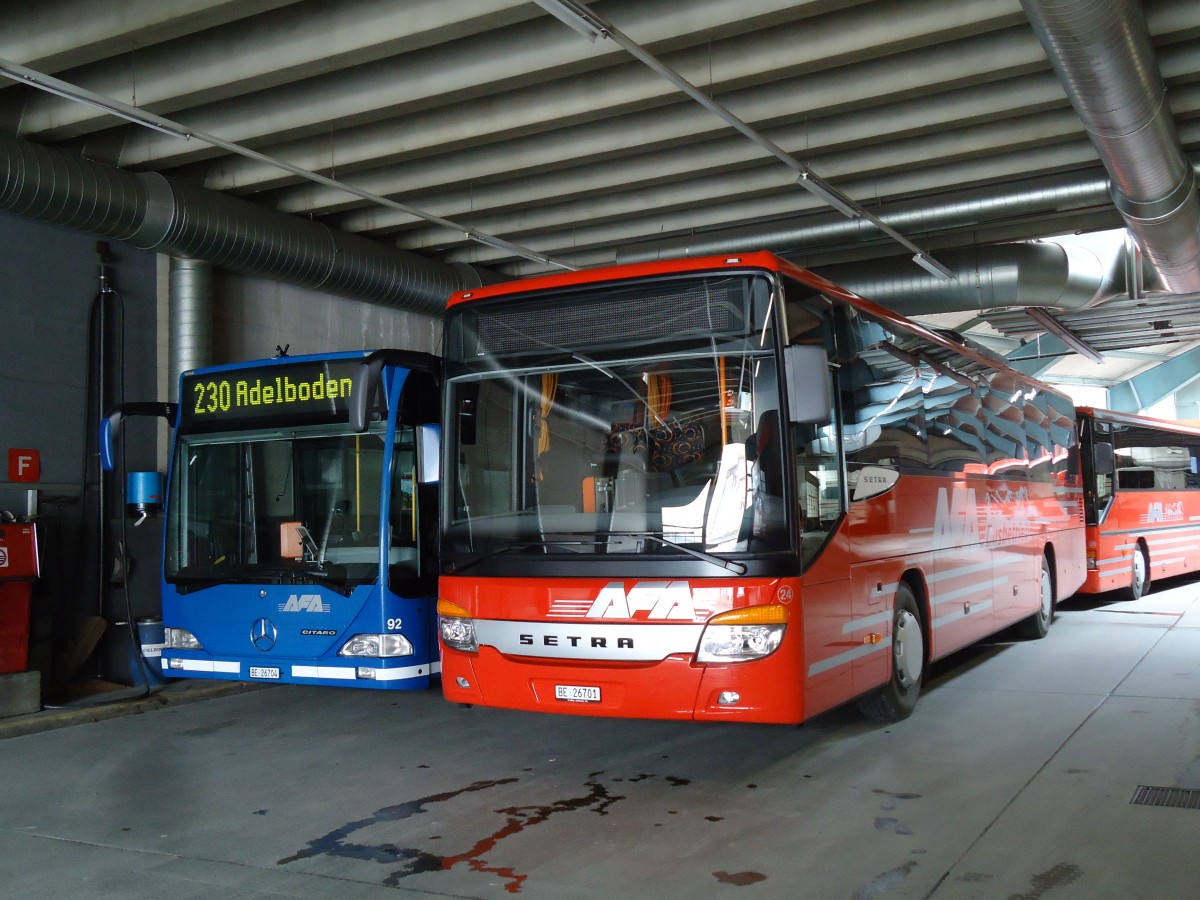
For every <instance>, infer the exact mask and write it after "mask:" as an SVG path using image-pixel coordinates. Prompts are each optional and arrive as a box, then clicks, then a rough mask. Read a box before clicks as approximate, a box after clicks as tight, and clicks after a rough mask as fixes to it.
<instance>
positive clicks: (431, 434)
mask: <svg viewBox="0 0 1200 900" xmlns="http://www.w3.org/2000/svg"><path fill="white" fill-rule="evenodd" d="M441 462H442V427H441V426H440V425H418V426H417V481H419V482H420V483H421V484H436V483H437V482H438V480H439V479H440V478H441V475H442V471H441V469H442V466H441Z"/></svg>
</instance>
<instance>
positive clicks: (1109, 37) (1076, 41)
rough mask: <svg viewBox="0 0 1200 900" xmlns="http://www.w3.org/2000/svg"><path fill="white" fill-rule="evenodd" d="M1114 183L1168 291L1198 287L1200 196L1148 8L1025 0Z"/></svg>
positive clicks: (1124, 2)
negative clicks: (1179, 133) (1177, 127)
mask: <svg viewBox="0 0 1200 900" xmlns="http://www.w3.org/2000/svg"><path fill="white" fill-rule="evenodd" d="M1021 5H1022V6H1023V7H1024V9H1025V13H1026V15H1027V16H1028V17H1029V21H1030V22H1031V23H1032V25H1033V30H1034V32H1035V33H1036V34H1037V37H1038V40H1039V41H1041V43H1042V46H1043V48H1045V51H1046V56H1047V57H1048V58H1049V60H1050V63H1051V65H1053V66H1054V70H1055V71H1056V72H1057V73H1058V77H1059V80H1060V81H1061V82H1062V85H1063V88H1064V89H1065V90H1066V92H1067V96H1068V97H1069V98H1070V100H1071V103H1072V105H1073V106H1074V107H1075V111H1076V113H1077V114H1078V115H1079V118H1080V119H1081V120H1082V121H1083V124H1084V127H1085V128H1086V129H1087V133H1088V136H1089V137H1090V138H1091V140H1092V144H1093V145H1094V146H1095V148H1096V151H1097V153H1099V155H1100V159H1101V161H1102V162H1103V163H1104V167H1105V168H1106V169H1107V170H1108V172H1109V175H1110V176H1111V178H1112V198H1113V202H1114V203H1115V204H1116V207H1117V209H1118V210H1119V211H1120V213H1121V215H1122V217H1123V218H1124V219H1125V222H1126V224H1127V225H1128V227H1129V230H1130V232H1132V233H1133V235H1134V237H1135V238H1136V239H1137V241H1138V243H1139V244H1140V245H1141V248H1142V251H1143V252H1144V253H1145V255H1146V257H1147V258H1148V260H1149V262H1150V265H1151V266H1152V267H1153V268H1154V270H1155V272H1157V273H1158V276H1159V279H1160V280H1161V282H1162V284H1163V286H1164V287H1165V288H1166V289H1167V290H1169V291H1171V292H1173V293H1178V294H1184V293H1192V292H1196V291H1200V199H1198V198H1197V196H1196V175H1195V172H1194V170H1193V168H1192V166H1191V165H1190V164H1189V163H1188V161H1187V159H1186V158H1185V157H1184V155H1183V151H1182V149H1181V148H1180V145H1179V138H1178V136H1177V135H1176V133H1175V123H1174V120H1173V119H1172V118H1171V110H1170V107H1169V105H1168V104H1167V99H1166V88H1165V87H1164V85H1163V80H1162V76H1161V75H1160V74H1159V71H1158V64H1157V60H1156V58H1155V54H1154V48H1153V46H1152V45H1151V43H1150V33H1149V29H1148V28H1147V27H1146V20H1145V16H1144V14H1143V12H1142V7H1141V4H1140V3H1138V2H1136V0H1021Z"/></svg>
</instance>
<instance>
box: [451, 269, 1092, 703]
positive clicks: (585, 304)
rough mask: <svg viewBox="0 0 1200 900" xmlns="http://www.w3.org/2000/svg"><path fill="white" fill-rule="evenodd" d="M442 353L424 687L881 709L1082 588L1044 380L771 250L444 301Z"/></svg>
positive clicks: (494, 699)
mask: <svg viewBox="0 0 1200 900" xmlns="http://www.w3.org/2000/svg"><path fill="white" fill-rule="evenodd" d="M445 349H446V354H445V365H446V392H445V397H446V400H445V402H446V415H445V417H444V421H443V440H444V444H443V446H444V449H445V453H444V463H445V464H444V470H445V471H444V479H445V480H444V488H445V490H444V493H443V500H442V527H441V530H442V546H441V566H442V568H441V577H440V579H439V603H438V612H439V627H440V635H441V640H442V656H443V663H442V666H443V668H442V684H443V692H444V693H445V695H446V697H447V698H448V699H450V700H453V701H457V702H461V703H468V704H476V705H485V706H499V707H507V708H513V709H525V710H541V711H549V712H560V713H575V714H581V715H599V716H630V717H642V718H670V719H697V720H725V721H745V722H779V723H789V722H790V723H795V722H800V721H802V720H804V719H806V718H808V717H810V716H812V715H814V714H816V713H819V712H821V711H823V710H827V709H829V708H831V707H833V706H836V705H838V704H841V703H843V702H845V701H847V700H850V699H853V698H859V702H860V705H861V706H862V708H863V710H864V711H865V712H866V713H867V714H869V715H870V716H872V717H875V718H878V719H881V720H895V719H899V718H903V717H905V716H907V715H908V714H909V713H911V712H912V710H913V707H914V706H915V704H916V702H917V697H918V695H919V692H920V689H921V682H922V678H923V676H924V674H925V672H926V671H927V667H928V665H929V663H930V661H931V660H934V659H937V658H939V657H942V656H945V655H946V654H948V653H951V652H952V651H955V650H958V649H960V648H962V647H964V646H966V645H968V644H971V643H973V642H975V641H978V640H980V639H982V638H984V637H986V636H988V635H991V634H993V633H995V632H997V631H1000V630H1001V629H1004V628H1006V627H1008V626H1016V627H1017V629H1018V630H1019V631H1021V632H1023V633H1024V635H1026V636H1029V637H1034V638H1037V637H1041V636H1042V635H1044V634H1045V633H1046V630H1047V629H1048V628H1049V626H1050V624H1051V621H1052V619H1053V615H1054V605H1055V602H1056V600H1057V598H1059V597H1066V596H1070V595H1071V594H1072V593H1074V592H1075V590H1076V588H1077V587H1078V586H1079V585H1080V583H1082V581H1083V577H1084V549H1083V548H1084V540H1083V504H1082V491H1081V483H1080V478H1079V472H1078V459H1079V456H1078V452H1077V441H1076V423H1075V413H1074V408H1073V407H1072V405H1071V403H1070V401H1069V400H1068V399H1067V398H1065V397H1063V396H1061V395H1059V394H1057V393H1055V392H1053V391H1052V390H1049V389H1048V388H1046V387H1045V386H1043V385H1041V384H1039V383H1037V382H1034V381H1031V380H1029V379H1027V378H1025V377H1024V376H1022V375H1021V374H1019V373H1017V372H1016V371H1014V370H1012V369H1010V368H1008V367H1007V366H1006V365H1005V364H1004V362H1003V360H1001V359H999V358H998V357H995V356H994V355H992V354H990V353H988V352H987V351H984V350H982V349H979V348H976V347H973V346H969V345H967V344H965V343H964V342H963V341H962V340H961V339H959V338H958V337H957V336H954V335H951V334H948V333H940V332H934V331H931V330H929V329H927V328H925V327H922V326H921V325H918V324H916V323H914V322H910V321H908V320H906V319H904V318H902V317H900V316H897V315H895V314H893V313H891V312H889V311H887V310H886V309H884V308H882V307H880V306H878V305H876V304H873V303H870V302H868V301H865V300H863V299H861V298H859V297H857V296H855V295H853V294H851V293H849V292H847V291H845V290H843V289H841V288H839V287H837V286H836V285H833V284H831V283H829V282H827V281H825V280H823V279H821V278H819V277H817V276H815V275H813V274H812V273H810V272H807V271H805V270H802V269H800V268H798V267H796V266H793V265H791V264H790V263H788V262H786V261H784V260H781V259H779V258H777V257H775V256H773V255H771V254H768V253H750V254H745V255H741V256H732V257H712V258H702V259H686V260H678V261H672V262H656V263H646V264H637V265H627V266H618V267H613V268H608V269H601V270H594V271H588V272H573V273H567V274H557V275H550V276H545V277H539V278H534V279H529V280H526V281H521V282H515V283H509V284H502V285H493V286H487V287H482V288H477V289H474V290H471V291H466V292H460V293H458V294H455V295H454V296H453V297H452V298H451V300H450V304H449V308H448V311H447V319H446V326H445Z"/></svg>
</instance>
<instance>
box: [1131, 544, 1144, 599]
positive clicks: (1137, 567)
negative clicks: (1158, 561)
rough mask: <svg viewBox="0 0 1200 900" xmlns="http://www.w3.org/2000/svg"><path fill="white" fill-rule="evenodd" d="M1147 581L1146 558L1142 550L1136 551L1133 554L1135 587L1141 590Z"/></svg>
mask: <svg viewBox="0 0 1200 900" xmlns="http://www.w3.org/2000/svg"><path fill="white" fill-rule="evenodd" d="M1145 581H1146V557H1144V556H1142V551H1141V550H1135V551H1134V553H1133V586H1134V587H1136V588H1139V589H1140V588H1141V586H1142V585H1143V584H1144V583H1145Z"/></svg>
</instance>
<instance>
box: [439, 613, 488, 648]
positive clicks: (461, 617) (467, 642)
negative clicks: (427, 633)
mask: <svg viewBox="0 0 1200 900" xmlns="http://www.w3.org/2000/svg"><path fill="white" fill-rule="evenodd" d="M437 611H438V631H439V632H440V633H441V635H442V643H444V644H445V645H446V646H447V647H449V648H450V649H452V650H465V651H466V652H468V653H475V652H476V651H477V650H478V649H479V643H478V641H476V640H475V620H474V619H473V618H471V614H470V613H469V612H467V611H466V610H465V609H463V608H462V607H461V606H459V605H458V604H456V603H451V602H450V601H448V600H439V601H438V604H437Z"/></svg>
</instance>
